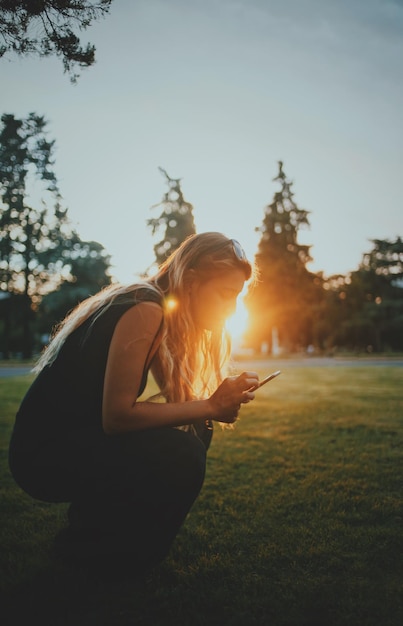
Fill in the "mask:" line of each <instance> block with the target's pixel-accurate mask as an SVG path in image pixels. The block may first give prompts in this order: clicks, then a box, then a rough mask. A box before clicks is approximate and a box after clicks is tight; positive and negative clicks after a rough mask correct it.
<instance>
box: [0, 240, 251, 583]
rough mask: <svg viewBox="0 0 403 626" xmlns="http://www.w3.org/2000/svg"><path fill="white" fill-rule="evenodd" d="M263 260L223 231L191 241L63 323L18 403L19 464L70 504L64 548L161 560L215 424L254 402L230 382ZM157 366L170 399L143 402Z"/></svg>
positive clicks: (14, 453) (103, 562) (26, 478)
mask: <svg viewBox="0 0 403 626" xmlns="http://www.w3.org/2000/svg"><path fill="white" fill-rule="evenodd" d="M251 276H252V267H251V265H250V263H249V262H248V260H247V259H246V256H245V253H244V251H243V250H242V248H241V246H240V244H239V243H238V242H237V241H235V240H232V239H228V238H227V237H225V236H224V235H222V234H220V233H203V234H199V235H193V236H191V237H189V238H188V239H187V240H186V241H185V242H184V243H183V244H182V245H181V246H180V248H179V249H178V250H176V251H175V252H174V253H173V254H172V255H171V256H170V257H169V258H168V259H167V261H165V263H163V265H162V266H161V267H160V269H159V271H158V273H157V274H156V276H154V277H153V278H151V279H149V280H147V281H145V282H143V283H141V284H136V285H131V286H130V287H122V286H117V285H113V286H111V287H108V288H106V289H105V290H103V291H101V292H100V293H99V294H97V295H95V296H92V297H90V298H88V299H87V300H85V301H84V302H82V303H81V304H80V305H79V306H78V307H77V308H76V309H74V310H73V311H72V312H71V313H70V314H69V315H68V316H67V317H66V319H65V320H64V321H63V322H62V324H61V325H60V327H59V329H58V331H57V333H56V334H55V336H54V337H53V339H52V341H51V342H50V344H49V346H48V347H47V349H46V350H45V352H44V353H43V355H42V356H41V358H40V360H39V362H38V365H37V366H36V372H37V374H38V375H37V377H36V379H35V380H34V382H33V384H32V386H31V387H30V389H29V390H28V392H27V394H26V396H25V398H24V399H23V401H22V404H21V407H20V409H19V411H18V414H17V417H16V422H15V426H14V430H13V434H12V438H11V442H10V452H9V461H10V468H11V471H12V473H13V476H14V478H15V480H16V482H17V483H18V484H19V485H20V486H21V487H22V488H23V489H24V490H25V491H26V492H27V493H28V494H30V495H31V496H32V497H34V498H38V499H40V500H44V501H48V502H69V503H70V507H69V511H68V517H69V526H68V528H67V529H65V530H64V531H62V532H61V534H60V535H59V536H58V538H57V546H58V549H59V553H63V552H65V554H66V555H70V556H71V557H72V558H73V559H75V560H79V559H80V560H81V562H85V563H86V564H88V565H91V564H93V565H94V566H95V567H96V568H100V567H101V568H103V569H104V570H108V569H109V570H113V571H115V572H118V573H120V572H122V571H125V572H126V573H131V572H132V573H137V572H141V571H143V570H145V569H147V568H149V567H150V566H152V565H154V564H155V563H157V562H159V561H161V560H162V559H163V558H164V557H165V556H166V554H167V552H168V550H169V548H170V545H171V543H172V541H173V539H174V538H175V536H176V534H177V533H178V530H179V528H180V527H181V525H182V523H183V521H184V519H185V517H186V515H187V513H188V512H189V510H190V508H191V506H192V504H193V502H194V500H195V499H196V497H197V495H198V494H199V492H200V489H201V487H202V484H203V480H204V474H205V467H206V450H207V448H208V447H209V444H210V440H211V436H212V424H213V422H214V421H218V422H221V423H226V424H232V423H233V422H235V421H236V419H237V416H238V412H239V409H240V406H241V404H243V403H246V402H249V401H250V400H252V399H253V398H254V394H253V391H252V390H253V388H254V387H255V386H256V384H257V382H258V377H257V375H256V373H254V372H244V373H243V374H241V375H240V376H237V377H232V378H226V379H224V380H223V378H222V371H223V366H224V365H225V363H226V361H227V360H228V358H229V352H230V345H229V339H228V337H227V335H226V333H225V331H224V322H225V320H226V319H227V318H228V317H229V316H230V315H231V314H232V313H233V312H234V310H235V306H236V299H237V296H238V295H239V293H240V292H241V290H242V288H243V286H244V283H245V281H247V280H249V279H250V278H251ZM149 370H151V371H152V373H153V375H154V378H155V380H156V382H157V384H158V386H159V388H160V391H161V394H160V395H161V397H162V398H163V399H164V400H165V402H154V401H144V402H143V401H141V402H138V401H137V399H138V397H139V396H140V395H141V394H142V392H143V391H144V388H145V386H146V382H147V374H148V372H149Z"/></svg>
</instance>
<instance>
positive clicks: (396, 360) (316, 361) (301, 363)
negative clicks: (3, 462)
mask: <svg viewBox="0 0 403 626" xmlns="http://www.w3.org/2000/svg"><path fill="white" fill-rule="evenodd" d="M234 361H235V365H236V368H237V370H241V369H245V370H253V369H257V368H258V369H261V368H266V367H268V368H269V369H270V368H271V367H273V369H288V368H290V367H366V366H371V367H382V366H383V367H403V357H351V358H342V357H333V358H332V357H301V358H298V357H297V358H294V359H281V358H268V359H259V360H258V359H246V358H244V357H242V358H239V359H237V358H235V359H234ZM30 372H31V368H30V367H26V366H21V367H20V366H17V365H16V366H14V367H11V366H8V365H4V364H2V363H0V378H8V377H10V376H25V375H27V374H29V373H30Z"/></svg>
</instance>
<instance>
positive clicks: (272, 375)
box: [255, 370, 281, 389]
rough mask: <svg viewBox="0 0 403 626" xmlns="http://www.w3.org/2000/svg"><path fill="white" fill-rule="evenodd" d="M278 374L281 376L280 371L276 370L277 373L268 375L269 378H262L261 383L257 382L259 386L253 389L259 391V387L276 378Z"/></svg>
mask: <svg viewBox="0 0 403 626" xmlns="http://www.w3.org/2000/svg"><path fill="white" fill-rule="evenodd" d="M279 374H281V370H277V372H273V373H272V374H269V376H266V378H263V379H262V380H261V381H259V384H258V386H257V387H255V389H259V387H261V386H262V385H265V384H266V383H268V382H269V380H273V378H276V376H278V375H279Z"/></svg>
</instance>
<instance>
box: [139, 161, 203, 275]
mask: <svg viewBox="0 0 403 626" xmlns="http://www.w3.org/2000/svg"><path fill="white" fill-rule="evenodd" d="M159 170H160V172H162V174H164V176H165V178H166V180H167V184H168V191H167V192H166V193H165V194H164V197H163V200H162V202H160V203H159V204H156V205H154V206H152V207H151V208H152V209H154V208H156V207H162V213H161V215H160V216H159V217H157V218H154V219H149V220H147V225H148V226H150V227H151V230H152V234H153V235H155V234H156V233H158V232H160V231H161V230H162V231H163V238H162V239H161V241H159V242H158V243H157V244H155V246H154V252H155V257H156V263H157V264H158V265H159V264H160V263H162V262H163V261H164V260H165V259H166V258H167V257H168V256H169V255H170V254H171V253H172V252H174V250H176V249H177V248H178V247H179V246H180V244H181V243H182V241H184V240H185V239H186V238H187V237H188V236H189V235H193V234H194V233H195V232H196V228H195V224H194V219H193V206H192V205H191V204H190V203H189V202H186V200H185V199H184V197H183V193H182V189H181V185H180V181H181V179H180V178H170V177H169V176H168V174H167V173H166V171H165V170H164V169H162V168H161V167H160V168H159Z"/></svg>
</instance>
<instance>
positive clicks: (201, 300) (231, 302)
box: [190, 269, 245, 330]
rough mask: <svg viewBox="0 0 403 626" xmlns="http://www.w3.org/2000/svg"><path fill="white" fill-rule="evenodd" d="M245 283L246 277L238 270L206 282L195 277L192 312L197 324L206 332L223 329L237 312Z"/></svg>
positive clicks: (192, 292)
mask: <svg viewBox="0 0 403 626" xmlns="http://www.w3.org/2000/svg"><path fill="white" fill-rule="evenodd" d="M244 283H245V275H244V273H243V272H242V270H238V269H233V270H228V271H226V272H223V273H220V274H218V275H217V277H215V278H211V279H210V280H208V281H205V282H200V281H199V280H198V279H197V277H195V278H194V279H193V281H192V283H191V285H190V310H191V314H192V316H193V319H194V321H195V324H196V325H197V326H198V327H199V328H202V329H204V330H214V329H218V328H221V327H222V326H223V325H224V323H225V321H226V320H227V319H228V317H230V316H231V315H232V314H233V313H234V312H235V309H236V300H237V297H238V296H239V294H240V292H241V291H242V289H243V286H244Z"/></svg>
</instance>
